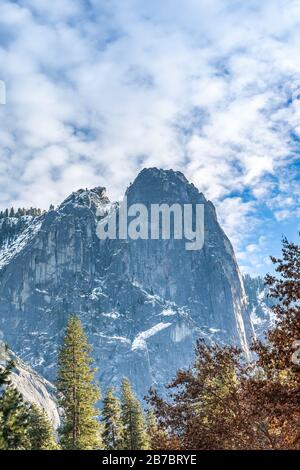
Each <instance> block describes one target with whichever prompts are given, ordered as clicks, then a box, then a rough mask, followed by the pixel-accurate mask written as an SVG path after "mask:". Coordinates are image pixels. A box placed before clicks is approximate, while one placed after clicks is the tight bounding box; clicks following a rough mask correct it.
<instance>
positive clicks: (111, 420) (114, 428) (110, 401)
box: [102, 388, 123, 450]
mask: <svg viewBox="0 0 300 470" xmlns="http://www.w3.org/2000/svg"><path fill="white" fill-rule="evenodd" d="M102 422H103V433H102V438H103V442H104V445H105V448H106V449H107V450H119V449H122V446H123V424H122V420H121V404H120V401H119V400H118V398H117V397H116V396H115V395H114V390H113V389H112V388H110V389H109V390H108V391H107V394H106V396H105V398H104V400H103V410H102Z"/></svg>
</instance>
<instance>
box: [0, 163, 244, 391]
mask: <svg viewBox="0 0 300 470" xmlns="http://www.w3.org/2000/svg"><path fill="white" fill-rule="evenodd" d="M126 196H127V199H128V205H131V204H133V203H143V204H145V205H147V206H148V207H150V204H154V203H160V204H161V203H168V204H174V203H180V204H187V203H193V204H204V212H205V243H204V247H203V249H202V250H200V251H186V250H185V240H174V239H171V240H141V239H139V240H130V239H129V240H99V239H98V237H97V235H96V227H97V223H98V222H99V215H97V214H100V213H102V214H106V212H107V211H108V210H115V211H118V205H117V204H111V203H110V202H109V200H108V198H107V196H106V192H105V189H104V188H95V189H93V190H79V191H78V192H76V193H74V194H72V195H71V196H70V197H69V198H67V199H66V201H64V202H63V203H62V204H61V206H59V207H58V208H57V210H53V211H50V212H48V213H47V214H44V215H43V216H41V217H39V218H35V219H33V220H32V221H31V223H30V224H29V225H25V228H24V229H23V230H20V231H19V232H18V233H16V236H15V238H14V239H13V240H10V243H9V244H7V243H6V244H5V243H4V244H2V248H1V246H0V328H1V330H2V331H3V333H4V337H5V340H6V342H7V343H8V344H10V346H11V347H12V348H13V349H14V350H15V351H16V352H17V353H18V354H20V355H21V357H22V358H23V359H25V360H26V361H28V362H29V363H30V364H31V365H32V366H33V367H35V368H36V369H37V370H38V371H39V372H41V373H42V374H44V375H45V377H47V378H50V379H53V377H54V376H55V363H56V358H57V346H58V344H59V342H60V340H61V336H62V333H63V328H64V326H65V324H66V321H67V317H68V315H69V314H70V313H72V312H74V313H77V314H78V315H79V316H80V318H81V319H82V321H83V323H84V325H85V328H86V331H87V333H88V336H89V339H90V341H91V343H92V345H93V349H94V352H93V354H94V357H95V361H96V365H97V367H98V369H99V370H98V377H99V378H100V380H101V383H102V385H103V386H104V387H106V386H107V385H116V386H118V385H119V383H120V380H121V378H122V377H123V376H128V377H129V378H130V379H131V380H132V382H133V384H134V386H135V388H136V391H137V393H138V395H139V396H140V397H143V396H144V395H145V393H146V392H147V390H148V388H149V387H150V385H156V386H158V387H159V388H160V387H162V385H163V384H164V383H166V382H167V381H169V380H170V379H171V378H172V377H173V375H174V374H175V371H176V370H177V369H178V368H179V367H184V366H186V365H188V363H189V362H190V361H191V360H192V358H193V344H194V341H195V339H196V338H197V337H199V336H202V337H205V338H207V339H208V340H216V341H220V342H226V343H232V344H237V345H239V346H241V347H242V348H243V349H244V350H245V351H246V352H247V337H248V336H249V335H250V334H251V322H250V319H249V315H248V312H247V309H246V308H245V302H246V300H245V293H244V287H243V282H242V279H241V276H240V273H239V270H238V266H237V263H236V260H235V256H234V252H233V249H232V246H231V244H230V242H229V240H228V238H227V237H226V235H225V234H224V232H223V231H222V229H221V228H220V226H219V224H218V221H217V217H216V212H215V209H214V206H213V205H212V203H211V202H209V201H206V199H205V197H204V196H203V194H201V193H199V191H198V190H197V189H196V188H195V187H194V186H193V185H192V184H189V183H188V181H187V180H186V178H185V177H184V175H183V174H181V173H179V172H174V171H172V170H167V171H166V170H159V169H156V168H153V169H145V170H143V171H142V172H141V173H140V174H139V175H138V176H137V178H136V180H135V181H134V183H133V184H132V185H131V186H130V187H129V188H128V190H127V192H126ZM104 216H105V215H102V220H103V217H104Z"/></svg>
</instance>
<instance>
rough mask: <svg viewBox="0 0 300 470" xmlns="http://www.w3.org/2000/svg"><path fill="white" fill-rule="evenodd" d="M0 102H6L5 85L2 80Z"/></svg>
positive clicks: (0, 81)
mask: <svg viewBox="0 0 300 470" xmlns="http://www.w3.org/2000/svg"><path fill="white" fill-rule="evenodd" d="M0 104H6V87H5V83H4V82H3V81H2V80H0Z"/></svg>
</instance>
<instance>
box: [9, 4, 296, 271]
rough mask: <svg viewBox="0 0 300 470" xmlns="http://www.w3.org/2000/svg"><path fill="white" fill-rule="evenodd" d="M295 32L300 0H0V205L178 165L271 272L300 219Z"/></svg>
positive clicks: (243, 257)
mask: <svg viewBox="0 0 300 470" xmlns="http://www.w3.org/2000/svg"><path fill="white" fill-rule="evenodd" d="M299 44H300V0H264V1H261V0H259V1H257V0H242V1H239V0H151V1H148V0H109V1H108V0H51V1H50V2H44V1H43V2H42V1H40V0H19V1H7V0H0V80H3V81H4V82H5V84H6V95H7V96H6V101H7V102H6V105H0V188H1V189H0V208H2V209H3V208H6V207H10V206H15V207H19V206H21V207H23V206H38V207H41V208H47V207H49V205H50V203H54V204H58V203H59V202H61V201H62V200H63V199H64V198H65V197H66V196H68V194H70V193H71V192H72V191H76V190H77V189H79V188H82V187H83V188H85V187H95V186H106V187H107V189H108V192H109V196H110V198H111V199H120V198H122V195H123V193H124V191H125V189H126V187H127V186H128V185H129V183H130V182H132V181H133V180H134V178H135V176H136V175H137V173H138V172H139V171H140V170H141V169H142V168H144V167H153V166H157V167H160V168H173V169H176V170H180V171H182V172H183V173H184V174H185V175H186V177H187V178H188V179H189V180H190V181H192V182H193V183H194V184H195V185H196V186H197V187H198V188H199V190H200V191H202V192H203V193H204V195H205V196H206V198H207V199H210V200H211V201H212V202H213V203H214V204H215V206H216V208H217V213H218V217H219V220H220V222H221V225H222V227H223V228H224V230H225V232H226V233H227V235H228V236H229V238H230V240H231V241H232V243H233V245H234V248H235V251H236V255H237V258H238V261H239V264H240V267H241V269H242V271H243V272H248V273H250V274H253V275H256V274H264V273H266V272H267V271H269V270H270V269H271V266H270V260H269V255H270V254H273V255H279V254H280V245H281V237H282V236H283V235H285V236H287V237H288V238H290V239H291V240H298V235H297V234H298V231H299V230H300V204H299V201H300V186H299V181H300V159H299V151H300V54H299Z"/></svg>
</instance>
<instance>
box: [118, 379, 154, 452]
mask: <svg viewBox="0 0 300 470" xmlns="http://www.w3.org/2000/svg"><path fill="white" fill-rule="evenodd" d="M121 409H122V422H123V428H124V449H128V450H143V449H148V448H149V442H148V438H147V433H146V429H145V420H144V416H143V412H142V408H141V404H140V402H139V401H138V400H137V398H136V397H135V395H134V393H133V390H132V388H131V385H130V382H129V380H128V379H126V378H125V379H124V380H123V382H122V399H121Z"/></svg>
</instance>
